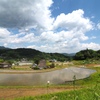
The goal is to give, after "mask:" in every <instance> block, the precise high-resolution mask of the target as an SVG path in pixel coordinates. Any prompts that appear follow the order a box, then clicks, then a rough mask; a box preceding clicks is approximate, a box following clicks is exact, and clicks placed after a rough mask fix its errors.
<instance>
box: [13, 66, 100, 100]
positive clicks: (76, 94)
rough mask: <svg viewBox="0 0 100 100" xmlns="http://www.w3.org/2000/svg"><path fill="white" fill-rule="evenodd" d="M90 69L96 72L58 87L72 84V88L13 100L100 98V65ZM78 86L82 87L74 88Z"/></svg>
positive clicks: (95, 99) (88, 99) (81, 99)
mask: <svg viewBox="0 0 100 100" xmlns="http://www.w3.org/2000/svg"><path fill="white" fill-rule="evenodd" d="M92 69H95V70H96V71H97V72H96V73H94V74H92V75H91V76H90V77H88V78H86V79H83V80H78V81H75V82H74V83H72V84H66V85H65V84H64V85H59V87H64V86H66V87H67V86H72V85H73V90H70V91H67V90H66V91H65V92H60V93H52V94H46V95H41V96H35V97H31V96H30V97H22V98H16V99H14V100H100V67H95V68H94V67H92ZM79 86H81V87H83V88H80V89H76V87H79ZM55 87H56V86H55ZM50 89H52V88H50Z"/></svg>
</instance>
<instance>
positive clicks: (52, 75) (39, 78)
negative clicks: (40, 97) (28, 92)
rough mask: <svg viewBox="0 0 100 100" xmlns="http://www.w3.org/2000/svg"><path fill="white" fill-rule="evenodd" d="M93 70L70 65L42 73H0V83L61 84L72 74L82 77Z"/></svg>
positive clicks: (69, 78) (11, 84)
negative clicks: (48, 82)
mask: <svg viewBox="0 0 100 100" xmlns="http://www.w3.org/2000/svg"><path fill="white" fill-rule="evenodd" d="M94 72H96V71H95V70H90V69H86V68H76V67H70V68H65V69H61V70H56V71H51V72H44V73H29V74H0V85H9V86H14V85H15V86H18V85H19V86H23V85H45V84H47V81H50V83H51V84H61V83H64V82H65V81H72V80H73V76H74V75H75V76H76V79H83V78H86V77H89V76H90V74H92V73H94Z"/></svg>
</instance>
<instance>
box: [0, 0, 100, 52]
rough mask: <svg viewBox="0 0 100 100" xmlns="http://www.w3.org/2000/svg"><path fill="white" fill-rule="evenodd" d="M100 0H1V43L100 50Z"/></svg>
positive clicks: (47, 49)
mask: <svg viewBox="0 0 100 100" xmlns="http://www.w3.org/2000/svg"><path fill="white" fill-rule="evenodd" d="M99 4H100V0H0V46H5V47H9V48H32V49H36V50H39V51H42V52H48V53H55V52H57V53H76V52H79V51H80V50H84V49H87V48H88V49H93V50H100V40H99V39H100V12H99V10H100V6H99Z"/></svg>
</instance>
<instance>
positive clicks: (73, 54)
mask: <svg viewBox="0 0 100 100" xmlns="http://www.w3.org/2000/svg"><path fill="white" fill-rule="evenodd" d="M62 54H63V55H65V56H70V57H73V56H75V54H76V53H70V54H68V53H62Z"/></svg>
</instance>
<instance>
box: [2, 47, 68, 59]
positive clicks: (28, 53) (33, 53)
mask: <svg viewBox="0 0 100 100" xmlns="http://www.w3.org/2000/svg"><path fill="white" fill-rule="evenodd" d="M0 57H1V58H4V59H13V60H16V59H22V58H27V59H29V60H30V59H31V60H34V59H56V60H58V61H66V60H68V59H69V57H68V56H65V55H63V54H60V53H44V52H41V51H38V50H35V49H30V48H18V49H8V48H5V47H1V49H0Z"/></svg>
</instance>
